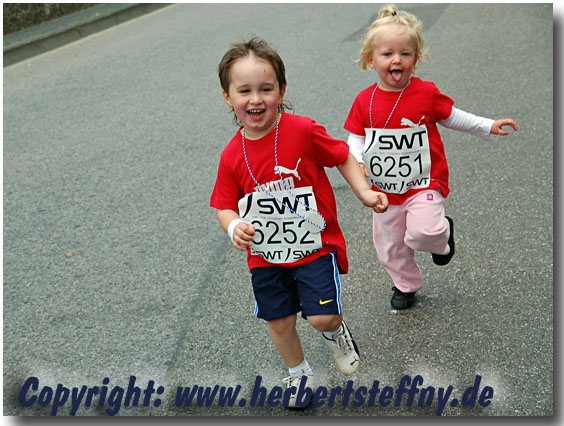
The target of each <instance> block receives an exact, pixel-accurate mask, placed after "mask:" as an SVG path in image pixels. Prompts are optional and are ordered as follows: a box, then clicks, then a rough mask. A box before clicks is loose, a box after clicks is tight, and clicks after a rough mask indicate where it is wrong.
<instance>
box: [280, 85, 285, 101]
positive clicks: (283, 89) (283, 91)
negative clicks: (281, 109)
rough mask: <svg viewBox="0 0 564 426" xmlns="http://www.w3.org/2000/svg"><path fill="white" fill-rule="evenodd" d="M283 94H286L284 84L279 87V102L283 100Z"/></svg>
mask: <svg viewBox="0 0 564 426" xmlns="http://www.w3.org/2000/svg"><path fill="white" fill-rule="evenodd" d="M285 94H286V86H284V87H282V88H281V89H280V104H282V101H283V100H284V95H285Z"/></svg>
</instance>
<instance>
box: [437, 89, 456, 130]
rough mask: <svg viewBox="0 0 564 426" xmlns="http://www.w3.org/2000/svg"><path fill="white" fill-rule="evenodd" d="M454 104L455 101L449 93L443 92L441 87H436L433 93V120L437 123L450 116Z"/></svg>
mask: <svg viewBox="0 0 564 426" xmlns="http://www.w3.org/2000/svg"><path fill="white" fill-rule="evenodd" d="M453 105H454V101H453V100H452V99H451V98H449V97H448V96H447V95H444V94H442V93H441V92H440V91H439V89H437V88H436V87H435V92H434V94H433V114H434V117H433V121H434V122H435V123H436V122H439V121H441V120H446V119H447V118H449V117H450V114H451V113H452V106H453Z"/></svg>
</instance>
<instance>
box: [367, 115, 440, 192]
mask: <svg viewBox="0 0 564 426" xmlns="http://www.w3.org/2000/svg"><path fill="white" fill-rule="evenodd" d="M365 132H366V139H365V145H364V151H363V153H362V156H363V159H364V164H365V166H366V168H367V169H368V171H369V173H370V181H371V182H372V184H373V185H375V186H376V187H377V188H378V189H380V190H382V191H385V192H389V193H393V194H404V193H406V192H407V191H409V190H410V189H414V188H427V187H428V186H429V184H430V183H431V153H430V150H429V137H428V135H427V127H426V126H424V125H423V126H415V127H409V128H402V129H365Z"/></svg>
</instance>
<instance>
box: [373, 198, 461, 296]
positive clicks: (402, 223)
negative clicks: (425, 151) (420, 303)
mask: <svg viewBox="0 0 564 426" xmlns="http://www.w3.org/2000/svg"><path fill="white" fill-rule="evenodd" d="M444 201H445V199H444V197H443V195H442V194H441V192H440V191H438V190H433V189H431V190H427V191H421V192H418V193H417V194H415V195H414V196H413V197H411V198H408V199H407V200H406V201H405V202H404V203H403V204H401V205H399V206H389V207H388V210H387V211H386V212H385V213H374V246H375V247H376V252H377V253H378V258H379V259H380V263H382V265H383V266H384V267H385V268H386V270H387V271H388V273H389V274H390V276H391V277H392V280H393V282H394V285H395V286H396V287H397V288H398V289H399V290H400V291H403V292H404V293H411V292H414V291H417V290H419V289H420V288H421V286H423V278H422V276H421V271H420V270H419V267H418V266H417V263H415V250H417V251H428V252H431V253H435V254H447V253H448V252H449V247H448V237H449V235H450V228H449V224H448V221H447V220H446V219H445V217H444V216H445V207H444Z"/></svg>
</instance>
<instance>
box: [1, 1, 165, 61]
mask: <svg viewBox="0 0 564 426" xmlns="http://www.w3.org/2000/svg"><path fill="white" fill-rule="evenodd" d="M170 4H171V3H107V4H102V5H100V6H95V7H92V8H89V9H86V10H83V11H80V12H76V13H73V14H71V15H68V16H64V17H61V18H58V19H55V20H53V21H51V22H48V23H45V24H42V25H38V26H36V27H33V28H30V29H28V30H23V31H19V32H17V33H14V34H8V35H6V36H4V67H6V66H9V65H13V64H15V63H17V62H20V61H23V60H25V59H29V58H31V57H33V56H37V55H40V54H42V53H45V52H49V51H50V50H53V49H56V48H58V47H61V46H64V45H65V44H68V43H72V42H73V41H76V40H80V39H82V38H85V37H88V36H90V35H92V34H95V33H97V32H99V31H103V30H106V29H108V28H110V27H113V26H115V25H119V24H121V23H123V22H126V21H129V20H131V19H134V18H138V17H140V16H142V15H145V14H147V13H150V12H153V11H155V10H158V9H161V8H163V7H166V6H170Z"/></svg>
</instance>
